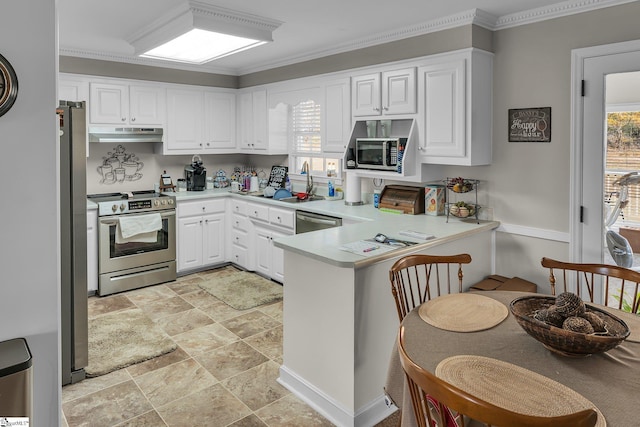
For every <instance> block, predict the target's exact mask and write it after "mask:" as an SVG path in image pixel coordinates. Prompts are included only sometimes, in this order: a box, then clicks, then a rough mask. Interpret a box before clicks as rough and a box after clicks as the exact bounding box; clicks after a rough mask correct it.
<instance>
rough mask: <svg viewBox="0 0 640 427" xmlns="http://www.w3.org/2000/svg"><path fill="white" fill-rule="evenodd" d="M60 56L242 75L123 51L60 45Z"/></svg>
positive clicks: (231, 70) (226, 70)
mask: <svg viewBox="0 0 640 427" xmlns="http://www.w3.org/2000/svg"><path fill="white" fill-rule="evenodd" d="M58 52H59V55H60V56H72V57H76V58H84V59H95V60H98V61H111V62H122V63H126V64H134V65H146V66H150V67H161V68H169V69H175V70H183V71H195V72H199V73H214V74H225V75H230V76H238V75H240V74H239V73H240V70H237V69H231V68H225V67H216V66H214V65H212V64H210V63H209V64H204V65H191V64H187V63H182V62H170V61H160V60H154V59H151V58H142V57H139V56H135V55H127V54H121V53H110V52H100V51H91V50H83V49H68V48H63V47H60V49H59V50H58Z"/></svg>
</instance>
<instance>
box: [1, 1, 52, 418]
mask: <svg viewBox="0 0 640 427" xmlns="http://www.w3.org/2000/svg"><path fill="white" fill-rule="evenodd" d="M54 5H55V2H52V1H51V0H21V1H10V2H3V4H2V7H3V10H2V25H0V53H1V54H2V55H3V56H4V57H5V58H7V59H8V60H9V62H11V64H12V65H13V67H14V68H15V70H16V73H17V75H18V98H17V101H16V103H15V104H14V106H13V108H12V109H11V110H9V112H8V113H6V114H5V115H4V116H2V117H0V141H2V151H3V155H2V156H0V171H1V172H0V174H1V177H2V183H3V197H4V200H5V206H4V209H3V210H2V223H3V225H4V227H3V231H2V246H3V249H2V257H1V258H0V271H2V284H1V285H0V312H1V313H2V321H1V322H0V341H5V340H9V339H13V338H19V337H24V338H26V340H27V343H28V345H29V346H30V349H31V353H32V356H33V367H32V369H33V375H34V376H33V392H34V398H33V405H34V406H33V408H34V418H33V419H32V420H31V424H30V425H33V426H36V425H37V426H58V421H59V413H60V412H59V398H60V385H59V384H60V379H59V371H60V364H59V359H58V354H59V350H58V349H59V347H58V332H59V326H58V324H59V320H60V313H59V307H60V304H59V291H58V289H59V279H58V276H59V273H58V266H59V261H58V256H59V255H58V238H57V229H58V219H57V215H56V212H57V204H58V195H57V184H56V177H57V176H58V174H57V171H56V147H57V141H58V138H57V130H58V128H57V123H56V115H55V109H56V107H57V96H56V81H57V78H56V76H57V74H56V60H57V46H56V27H55V11H54ZM34 11H37V13H34ZM27 29H28V31H27ZM0 415H7V414H0Z"/></svg>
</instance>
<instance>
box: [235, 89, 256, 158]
mask: <svg viewBox="0 0 640 427" xmlns="http://www.w3.org/2000/svg"><path fill="white" fill-rule="evenodd" d="M238 113H239V114H238V116H239V117H240V120H239V126H238V136H239V138H238V139H239V141H238V144H239V148H241V149H243V150H250V149H251V144H253V96H252V94H251V92H244V93H241V94H240V95H239V96H238Z"/></svg>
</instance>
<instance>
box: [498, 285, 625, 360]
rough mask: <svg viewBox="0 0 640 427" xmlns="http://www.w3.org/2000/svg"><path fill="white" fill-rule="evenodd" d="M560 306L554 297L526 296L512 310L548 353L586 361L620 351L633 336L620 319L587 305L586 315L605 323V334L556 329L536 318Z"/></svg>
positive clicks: (513, 304) (516, 301) (519, 299)
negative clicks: (585, 359)
mask: <svg viewBox="0 0 640 427" xmlns="http://www.w3.org/2000/svg"><path fill="white" fill-rule="evenodd" d="M555 303H556V297H552V296H524V297H519V298H516V299H514V300H513V301H512V302H511V304H510V306H509V309H510V311H511V313H512V314H513V316H514V317H515V319H516V321H517V322H518V324H519V325H520V326H521V327H522V329H524V330H525V332H527V333H528V334H529V335H531V336H532V337H533V338H535V339H536V340H538V341H539V342H540V343H542V345H543V346H545V347H546V348H547V349H548V350H550V351H552V352H554V353H557V354H561V355H563V356H568V357H585V356H589V355H591V354H596V353H603V352H605V351H609V350H611V349H612V348H615V347H617V346H618V345H619V344H620V343H621V342H622V341H624V340H625V339H626V338H627V337H628V336H629V333H630V331H629V327H628V326H627V324H626V323H625V322H624V321H622V320H621V319H619V318H618V317H616V316H614V315H612V314H610V313H608V312H606V311H605V310H601V309H599V308H597V307H594V306H592V305H589V304H584V306H585V311H586V312H590V313H593V314H594V315H596V316H597V317H598V318H600V319H601V320H602V322H603V323H604V331H602V332H593V333H583V332H575V331H572V330H568V329H564V328H562V327H558V326H554V325H552V324H549V323H547V322H545V321H542V320H538V319H537V318H536V317H539V316H538V313H539V312H540V311H542V310H548V309H549V308H550V307H551V306H553V305H554V304H555Z"/></svg>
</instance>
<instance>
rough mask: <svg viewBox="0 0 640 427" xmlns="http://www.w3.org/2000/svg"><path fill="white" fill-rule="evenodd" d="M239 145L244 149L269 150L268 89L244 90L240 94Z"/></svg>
mask: <svg viewBox="0 0 640 427" xmlns="http://www.w3.org/2000/svg"><path fill="white" fill-rule="evenodd" d="M238 104H239V106H238V122H239V126H238V135H239V142H238V146H239V148H240V149H241V150H243V151H254V150H260V151H267V150H268V148H269V144H268V125H267V124H268V118H267V91H266V90H264V89H260V90H253V91H247V92H242V93H241V94H240V95H239V96H238Z"/></svg>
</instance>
